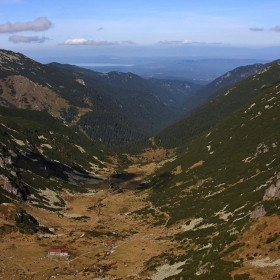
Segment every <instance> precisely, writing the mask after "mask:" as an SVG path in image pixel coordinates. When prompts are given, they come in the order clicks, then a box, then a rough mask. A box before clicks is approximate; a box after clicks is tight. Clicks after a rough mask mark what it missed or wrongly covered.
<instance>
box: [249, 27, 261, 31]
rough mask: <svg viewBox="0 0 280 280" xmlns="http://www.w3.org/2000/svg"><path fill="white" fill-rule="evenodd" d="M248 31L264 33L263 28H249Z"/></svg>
mask: <svg viewBox="0 0 280 280" xmlns="http://www.w3.org/2000/svg"><path fill="white" fill-rule="evenodd" d="M250 30H251V31H264V29H263V28H258V27H256V28H250Z"/></svg>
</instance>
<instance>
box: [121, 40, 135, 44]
mask: <svg viewBox="0 0 280 280" xmlns="http://www.w3.org/2000/svg"><path fill="white" fill-rule="evenodd" d="M122 44H125V45H136V43H135V42H133V41H131V40H127V41H122Z"/></svg>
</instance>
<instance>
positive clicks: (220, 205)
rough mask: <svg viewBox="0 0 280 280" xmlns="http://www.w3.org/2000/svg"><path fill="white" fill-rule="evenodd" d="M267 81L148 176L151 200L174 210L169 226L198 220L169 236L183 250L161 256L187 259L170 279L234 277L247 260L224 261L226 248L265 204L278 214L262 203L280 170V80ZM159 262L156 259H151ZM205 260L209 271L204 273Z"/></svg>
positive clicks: (274, 206)
mask: <svg viewBox="0 0 280 280" xmlns="http://www.w3.org/2000/svg"><path fill="white" fill-rule="evenodd" d="M264 74H265V73H264ZM257 78H258V76H256V77H255V80H256V82H257V83H258V80H257ZM270 81H271V80H270ZM270 81H267V83H266V84H268V83H270ZM256 86H258V84H257V85H256ZM266 87H267V89H266V90H264V91H263V92H262V93H261V94H259V95H257V96H256V97H255V98H254V99H253V100H252V101H250V103H247V104H246V105H244V106H243V107H241V108H240V109H239V110H237V111H236V112H235V113H234V114H232V115H231V116H229V117H228V118H227V119H225V120H223V121H222V122H221V123H220V124H219V125H217V126H216V127H215V128H213V129H212V130H211V131H210V132H211V133H210V132H209V133H208V134H205V135H202V136H201V137H198V138H196V139H195V140H194V141H193V142H192V143H191V144H190V145H189V146H188V148H187V149H186V150H185V151H184V152H183V153H182V154H181V155H180V156H178V158H177V159H176V160H174V161H173V162H171V163H169V164H167V165H166V166H164V167H163V168H161V169H160V170H159V171H158V172H156V173H155V174H154V175H153V176H152V177H151V178H150V179H151V182H150V183H149V186H150V187H152V189H151V195H150V200H151V201H152V202H153V204H154V205H155V206H156V207H159V208H160V209H161V211H166V212H167V213H168V214H169V215H170V219H169V221H168V225H169V226H171V225H178V227H179V228H180V227H181V226H182V225H186V224H189V223H190V222H191V221H195V219H200V220H199V221H200V223H198V225H196V226H195V227H194V229H193V230H188V231H184V230H183V228H182V230H181V233H179V234H176V235H175V236H172V237H170V239H172V240H176V241H177V242H178V244H179V245H178V247H177V248H174V252H176V250H179V249H180V250H182V251H181V252H184V253H181V254H180V255H179V256H178V255H177V256H176V254H175V253H174V252H173V253H172V252H170V253H168V254H167V255H162V256H161V257H162V259H163V258H166V257H167V258H168V259H169V260H170V261H171V262H174V261H179V260H180V261H182V260H187V262H186V264H185V265H184V266H183V271H182V272H181V273H180V274H178V276H176V277H173V278H172V277H171V278H170V279H180V277H183V278H184V279H231V276H230V272H231V271H232V270H233V269H234V267H235V266H240V265H242V260H239V261H240V262H239V263H231V262H225V261H224V260H223V259H222V256H223V253H222V252H223V250H224V249H225V248H226V247H227V246H228V245H229V244H231V242H233V241H234V240H236V238H237V236H238V234H239V233H240V232H242V231H244V230H245V229H246V227H247V225H248V224H250V222H251V221H250V219H249V214H250V212H251V211H253V210H254V209H255V207H256V206H257V205H259V204H260V203H262V204H264V206H265V209H266V211H267V212H268V215H270V214H273V213H278V214H279V209H278V208H277V207H279V206H280V202H279V201H273V202H270V201H268V202H262V197H263V195H264V191H265V189H266V188H268V187H269V186H270V184H271V183H272V182H275V177H276V174H277V173H278V172H279V171H280V159H279V154H280V146H279V143H280V137H279V130H280V122H279V107H280V83H276V84H274V85H272V86H271V87H268V86H266ZM229 96H230V94H229ZM261 143H264V144H265V145H266V146H267V147H268V152H264V149H263V148H261V149H260V151H261V152H260V153H259V154H256V152H257V147H258V146H259V145H260V144H261ZM246 158H247V160H245V159H246ZM202 219H203V220H202ZM160 260H161V258H154V259H152V260H150V262H149V263H147V265H148V266H154V265H156V264H159V263H160V262H161V261H160ZM203 265H205V267H206V271H205V273H202V274H200V275H198V274H199V273H198V271H199V268H201V267H202V266H203ZM168 279H169V278H168ZM245 279H246V278H245Z"/></svg>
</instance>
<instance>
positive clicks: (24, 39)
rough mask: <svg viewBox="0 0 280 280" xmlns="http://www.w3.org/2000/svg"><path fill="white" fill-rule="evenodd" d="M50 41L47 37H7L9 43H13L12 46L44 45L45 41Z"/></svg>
mask: <svg viewBox="0 0 280 280" xmlns="http://www.w3.org/2000/svg"><path fill="white" fill-rule="evenodd" d="M48 40H50V38H47V37H45V36H44V37H41V38H40V37H38V36H31V37H26V36H22V35H13V36H10V37H9V41H10V42H12V43H14V44H19V43H45V42H46V41H48Z"/></svg>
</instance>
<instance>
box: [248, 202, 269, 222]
mask: <svg viewBox="0 0 280 280" xmlns="http://www.w3.org/2000/svg"><path fill="white" fill-rule="evenodd" d="M265 214H266V211H265V209H264V206H263V205H262V204H261V205H258V206H257V207H256V208H255V210H254V211H253V212H252V213H251V215H250V218H251V219H257V218H260V217H263V216H265Z"/></svg>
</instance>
